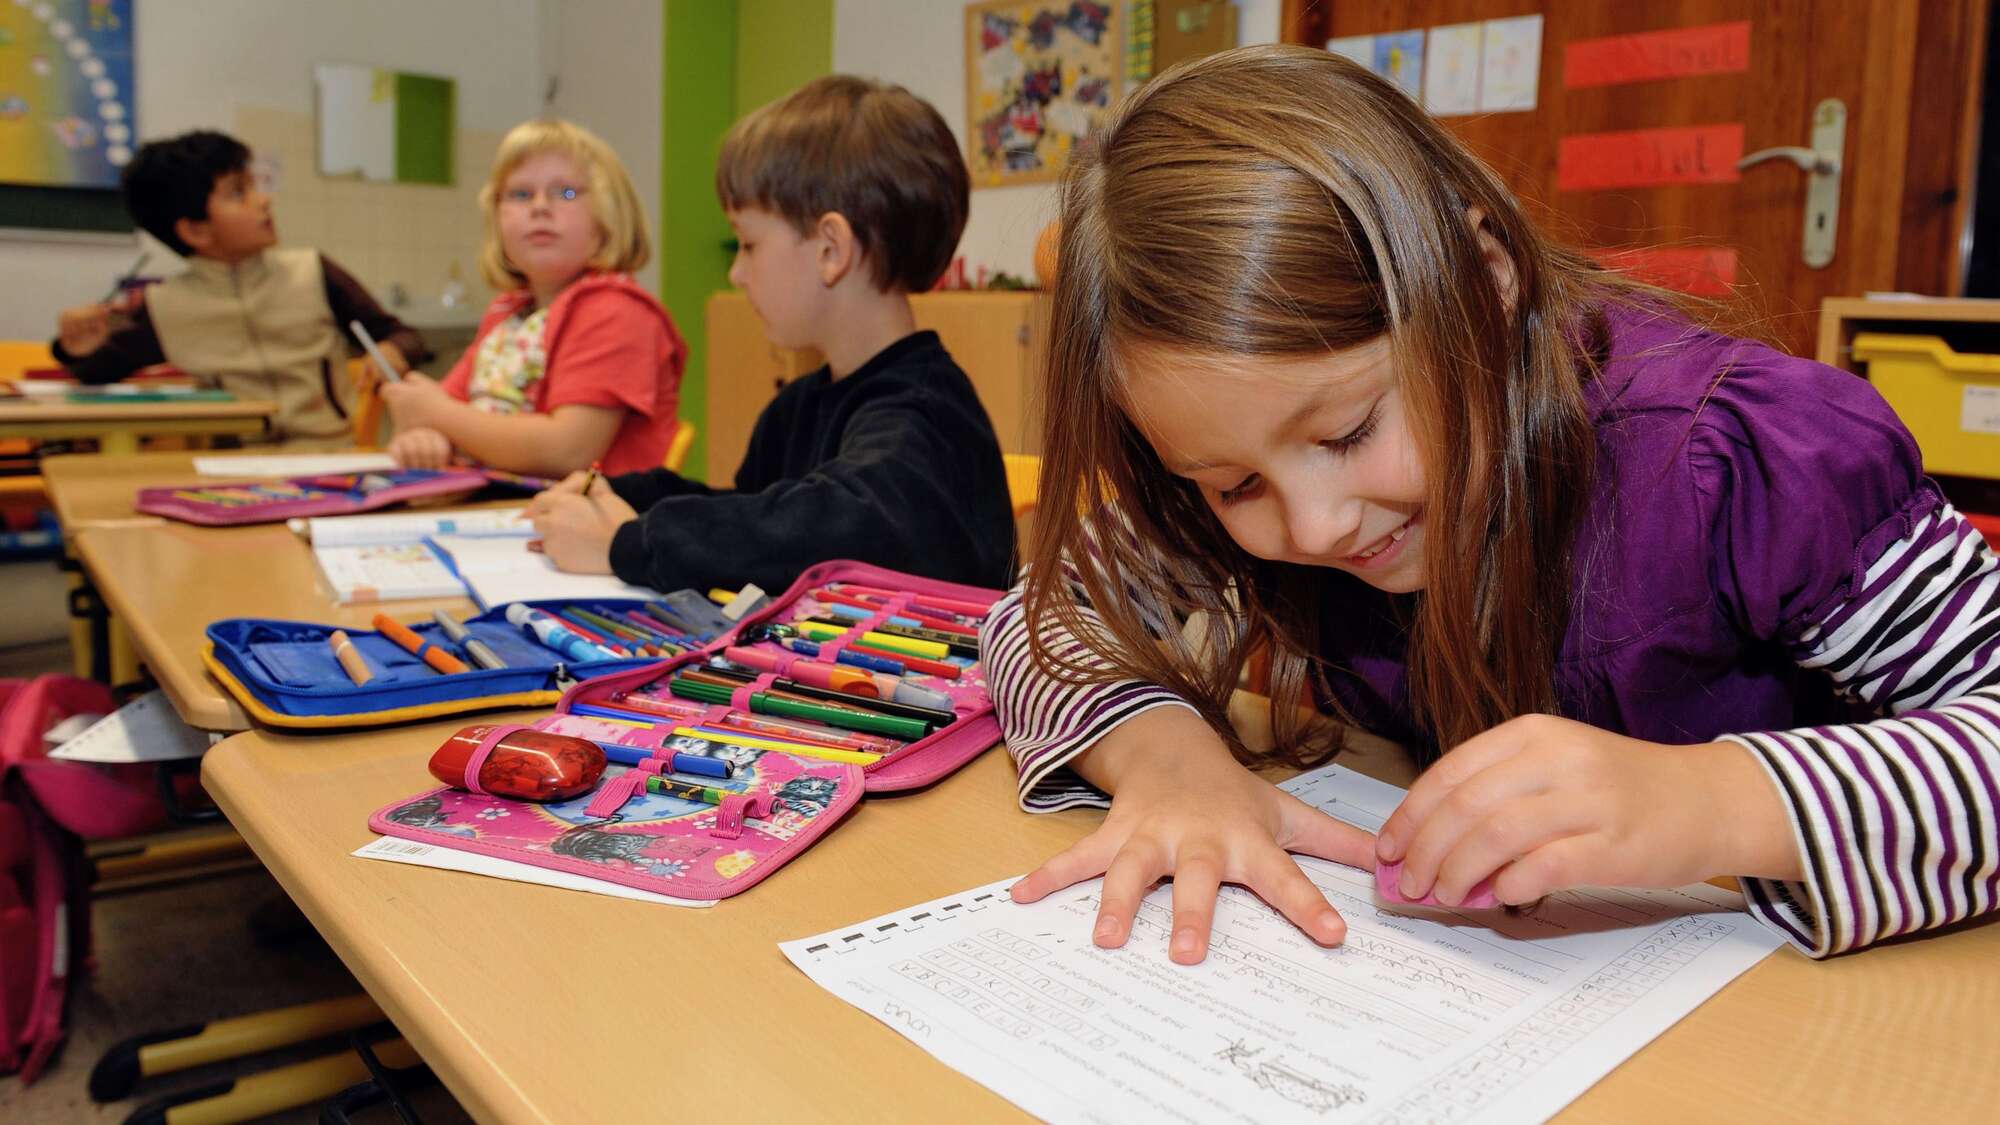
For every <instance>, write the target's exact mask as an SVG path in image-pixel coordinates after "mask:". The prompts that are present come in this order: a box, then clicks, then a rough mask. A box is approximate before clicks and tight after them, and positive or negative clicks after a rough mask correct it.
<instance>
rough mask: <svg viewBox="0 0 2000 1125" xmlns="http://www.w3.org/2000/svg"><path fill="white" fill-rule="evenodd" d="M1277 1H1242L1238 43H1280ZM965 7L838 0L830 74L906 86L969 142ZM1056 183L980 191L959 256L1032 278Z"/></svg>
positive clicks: (948, 2) (932, 1) (972, 265)
mask: <svg viewBox="0 0 2000 1125" xmlns="http://www.w3.org/2000/svg"><path fill="white" fill-rule="evenodd" d="M1279 3H1280V0H1238V2H1237V5H1236V7H1237V17H1236V19H1237V22H1236V29H1237V37H1236V38H1237V42H1238V44H1240V45H1247V44H1252V43H1275V42H1277V39H1278V11H1279ZM964 34H965V6H964V5H963V4H962V3H959V2H957V0H834V6H833V69H834V70H835V71H837V72H839V73H843V74H859V75H864V76H866V77H869V78H876V79H880V80H882V81H885V82H895V83H897V84H899V85H902V86H905V87H908V88H909V90H910V91H911V92H912V93H915V94H916V95H918V96H919V97H922V98H924V99H925V100H927V101H929V102H930V103H931V104H932V105H934V106H936V107H937V109H938V112H939V113H941V114H943V115H944V119H945V120H946V121H947V122H949V123H950V124H951V129H952V133H953V134H954V135H956V136H957V137H958V140H959V145H960V147H961V148H963V146H964V144H965V47H964ZM1055 207H1056V188H1055V185H1053V184H1033V185H1028V186H1025V187H1004V188H975V189H974V190H973V192H972V213H971V216H970V217H969V218H968V220H967V221H966V225H965V237H964V238H963V239H962V240H961V241H960V242H959V253H960V254H961V255H963V256H964V257H965V261H966V266H967V270H968V272H976V271H977V268H978V267H980V266H986V267H987V268H988V269H997V270H1005V271H1007V272H1008V273H1011V274H1014V275H1015V276H1017V277H1024V278H1033V277H1034V251H1035V236H1036V235H1037V234H1039V233H1040V232H1041V229H1042V227H1043V226H1044V225H1046V224H1047V223H1048V221H1049V220H1050V219H1052V218H1054V217H1055Z"/></svg>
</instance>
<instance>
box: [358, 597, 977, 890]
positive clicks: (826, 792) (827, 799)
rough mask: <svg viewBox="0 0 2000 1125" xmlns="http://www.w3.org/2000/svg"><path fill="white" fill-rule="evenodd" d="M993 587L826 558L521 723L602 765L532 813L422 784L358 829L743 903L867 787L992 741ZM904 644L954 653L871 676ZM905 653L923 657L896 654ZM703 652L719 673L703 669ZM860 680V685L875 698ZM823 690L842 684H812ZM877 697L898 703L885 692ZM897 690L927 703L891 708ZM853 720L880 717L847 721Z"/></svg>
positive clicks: (513, 803) (919, 779)
mask: <svg viewBox="0 0 2000 1125" xmlns="http://www.w3.org/2000/svg"><path fill="white" fill-rule="evenodd" d="M1001 596H1002V591H999V590H990V589H983V588H980V587H974V586H965V585H960V584H957V583H951V582H941V581H938V580H935V579H927V578H918V577H915V576H913V575H907V574H902V573H899V572H897V571H892V570H886V569H883V568H881V567H874V566H869V565H866V564H863V563H855V562H847V561H836V562H828V563H822V564H820V565H818V566H815V567H813V568H811V569H810V570H808V571H807V572H806V573H805V574H803V575H801V576H800V578H799V579H798V581H797V582H795V583H794V584H793V585H792V587H791V589H789V590H787V591H786V592H785V593H784V594H782V595H780V596H779V597H777V598H775V599H773V600H772V601H771V603H770V604H768V605H766V606H764V607H763V608H761V609H760V610H758V611H756V612H755V613H752V614H750V615H748V616H747V617H745V618H744V620H743V621H742V622H741V623H740V624H736V625H734V626H732V627H730V628H728V629H727V630H725V631H723V632H721V633H719V634H718V635H716V636H714V637H713V638H712V639H709V640H707V641H705V642H704V643H702V644H701V645H700V646H699V647H698V648H697V649H695V650H693V651H689V652H687V653H684V654H683V655H681V656H677V657H674V658H672V659H669V660H664V661H661V662H659V663H657V664H652V665H646V666H642V667H639V668H634V669H630V670H627V671H623V672H619V673H614V674H611V675H606V676H601V677H598V678H596V679H592V680H587V681H585V682H583V683H581V684H578V685H576V686H575V687H573V688H571V689H570V690H569V691H568V692H567V693H565V695H564V696H563V699H562V701H561V702H560V703H559V704H558V705H557V710H556V713H555V714H553V715H549V716H547V717H544V718H542V719H540V720H537V721H535V722H534V723H532V724H531V725H532V726H533V727H534V728H535V729H538V730H544V731H550V732H553V733H557V734H566V735H571V736H574V737H580V738H587V739H591V740H593V741H596V742H598V743H599V744H600V745H606V746H607V747H609V749H608V751H607V752H608V754H609V755H610V756H611V757H612V758H613V763H614V764H611V765H609V766H607V768H606V770H605V773H604V776H603V777H602V778H601V779H600V780H599V781H598V783H597V785H596V786H595V788H594V789H592V790H591V791H590V792H588V793H585V794H583V795H581V796H578V797H575V798H573V799H571V800H568V801H561V802H552V803H548V804H536V803H533V802H528V801H519V800H513V799H510V798H506V797H500V796H494V795H491V794H484V793H476V792H471V791H469V790H466V789H460V788H451V787H436V788H430V789H427V790H425V791H423V792H421V793H418V794H416V795H414V796H412V797H410V798H406V799H404V800H401V801H397V802H395V803H394V804H391V805H389V806H387V807H385V808H382V809H380V810H378V811H376V813H375V814H374V815H373V816H372V817H371V818H370V820H369V826H370V827H371V828H373V829H374V830H376V831H377V832H381V833H383V834H385V835H390V836H399V837H403V838H406V839H411V840H419V841H422V842H425V843H430V844H437V845H441V846H444V847H450V848H457V849H460V850H464V851H471V852H477V853H480V854H483V855H490V856H496V857H499V858H504V859H510V860H515V861H518V862H523V863H529V864H533V865H535V866H539V867H547V868H554V869H557V870H562V871H566V872H570V873H572V874H578V875H584V876H588V877H590V878H596V879H604V880H607V881H609V882H613V883H618V884H621V885H624V886H628V887H634V888H638V889H641V890H647V891H654V892H657V893H660V894H665V895H671V896H673V897H676V898H689V899H719V898H726V897H728V896H730V895H734V894H738V893H740V892H742V891H744V890H747V889H749V888H750V887H752V886H754V885H756V884H757V883H758V882H760V881H762V880H763V879H765V878H767V877H769V876H770V875H771V874H773V873H774V872H776V871H777V870H778V869H779V868H781V867H783V866H784V865H785V864H786V863H788V862H790V861H791V860H792V859H793V858H794V857H795V856H797V855H799V854H800V853H801V852H803V851H805V850H806V849H807V848H809V847H811V846H812V844H813V842H814V841H816V840H818V839H819V838H820V837H821V836H823V835H825V834H826V833H827V832H828V831H830V830H831V829H832V828H833V827H834V826H835V825H836V824H838V823H840V822H841V820H842V819H843V818H844V817H846V816H847V815H848V814H849V813H851V812H852V811H853V810H854V809H855V807H856V806H857V805H858V804H859V802H860V801H861V798H862V797H863V796H864V795H866V794H867V793H869V792H880V791H893V790H901V789H911V788H916V787H920V786H923V785H928V784H931V783H933V782H935V781H937V780H939V779H941V778H943V777H945V776H947V775H948V774H950V773H951V772H953V771H954V770H957V769H959V768H960V767H962V766H964V765H965V764H966V763H968V762H970V761H972V759H974V758H976V757H978V756H979V755H980V754H981V753H983V752H985V751H986V750H988V749H990V748H991V747H993V746H994V745H996V744H998V742H999V741H1000V728H999V722H998V720H997V719H996V718H995V716H994V714H993V703H992V700H991V698H990V696H989V695H988V693H987V688H986V679H985V675H984V673H983V671H982V670H981V668H980V666H979V664H978V661H977V658H976V655H968V653H969V651H970V650H973V649H976V632H977V625H978V622H979V621H980V620H981V619H983V616H984V613H985V612H986V611H987V610H988V609H989V608H990V607H991V606H992V605H993V603H995V602H997V601H998V600H999V599H1000V598H1001ZM885 629H887V630H894V631H895V632H893V633H885V632H884V631H883V630H885ZM917 634H925V635H927V636H929V637H931V638H945V637H960V638H964V639H965V641H966V643H960V644H949V643H946V642H945V641H942V640H936V639H933V640H932V642H931V645H932V647H926V646H916V645H905V646H904V648H905V651H902V652H901V656H902V657H903V661H902V662H903V663H904V665H905V666H904V669H903V671H902V672H901V673H899V674H896V675H894V676H893V677H890V674H889V673H887V672H884V671H882V670H881V669H882V668H883V667H885V666H886V664H887V663H896V662H898V661H897V660H896V658H895V657H894V656H890V655H885V654H887V653H890V652H891V651H892V650H891V649H888V648H884V647H883V645H885V644H889V643H893V642H908V641H911V640H916V639H920V638H919V637H918V636H917ZM798 641H803V642H804V643H803V644H788V643H787V642H798ZM919 647H922V648H924V650H925V651H926V652H928V653H930V654H931V655H929V656H920V655H917V654H916V653H915V652H914V651H909V650H914V649H916V648H919ZM939 648H942V649H943V650H944V651H943V652H942V654H940V653H939ZM725 653H730V654H733V657H734V658H731V657H726V656H725V655H724V654H725ZM842 653H846V654H847V655H846V656H845V657H842V655H841V654H842ZM718 657H722V658H724V659H725V660H727V664H726V665H715V664H712V661H714V660H715V659H716V658H718ZM738 658H740V659H738ZM947 668H948V669H950V671H949V672H947V671H945V670H946V669H947ZM920 669H929V671H924V670H920ZM857 673H859V674H865V675H867V676H869V677H871V678H873V682H874V684H875V685H876V691H877V694H876V695H873V696H870V695H867V694H865V691H866V688H865V687H864V686H863V685H861V684H860V683H859V682H858V681H856V680H855V678H854V676H855V674H857ZM882 677H889V678H882ZM697 680H699V681H702V682H700V683H696V681H697ZM826 683H842V684H845V685H847V687H848V689H849V690H848V691H845V692H841V691H835V690H833V689H831V688H828V687H815V686H813V685H815V684H826ZM898 685H907V686H905V687H902V688H901V690H896V689H897V688H898ZM697 689H698V690H697ZM804 691H810V692H812V693H814V694H812V695H808V696H801V695H799V694H798V693H799V692H804ZM885 691H886V692H887V694H889V695H891V696H893V698H891V699H889V700H886V701H885V700H882V699H881V694H882V693H884V692H885ZM683 693H686V694H683ZM691 695H692V696H698V697H690V696H691ZM841 695H849V696H850V697H851V701H849V702H843V701H842V700H840V699H839V698H838V697H839V696H841ZM906 696H907V697H908V698H913V699H917V700H921V701H922V702H921V703H907V702H899V700H903V699H904V698H905V697H906ZM864 699H865V700H872V701H873V702H872V703H871V704H869V705H866V706H864V705H862V704H861V703H860V702H859V701H860V700H864ZM800 700H804V701H805V702H803V703H801V702H800ZM942 704H948V707H946V706H936V705H942ZM828 705H831V707H832V712H840V713H841V718H842V720H843V721H845V722H848V723H849V724H850V725H849V726H847V727H841V726H837V725H834V724H832V723H829V722H824V721H819V720H816V719H813V718H810V717H808V716H812V715H820V716H824V715H826V714H828V713H831V712H829V711H828V710H827V707H828ZM892 705H893V706H892ZM855 709H859V710H861V711H869V712H872V714H873V715H874V716H875V717H874V718H869V719H865V720H864V719H855V718H853V717H852V711H853V710H855ZM918 715H922V716H924V717H923V718H922V719H921V720H919V719H918V718H915V717H913V716H918ZM863 726H865V727H869V728H872V729H856V728H858V727H863ZM892 732H893V733H892ZM836 743H838V744H836ZM676 754H693V755H696V756H699V757H704V758H711V759H721V760H722V761H723V762H725V763H727V768H728V769H729V770H730V771H731V773H732V775H733V776H731V777H728V778H726V779H720V780H715V779H711V778H704V777H696V776H691V775H688V774H686V773H683V772H678V771H676V770H675V769H674V768H673V765H674V755H676ZM621 758H622V759H624V761H622V762H621V761H619V760H618V759H621ZM416 768H417V769H421V767H420V766H418V767H416ZM653 776H659V777H662V778H664V779H667V780H669V781H680V782H683V783H689V782H692V783H705V784H706V785H707V787H709V788H712V789H714V790H715V791H716V792H717V793H718V794H719V795H720V799H719V800H715V801H708V800H695V799H691V798H685V797H681V796H676V795H673V794H672V793H671V792H661V791H656V789H655V788H653V787H649V786H648V784H647V778H649V777H653Z"/></svg>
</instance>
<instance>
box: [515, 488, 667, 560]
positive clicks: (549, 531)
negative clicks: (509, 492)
mask: <svg viewBox="0 0 2000 1125" xmlns="http://www.w3.org/2000/svg"><path fill="white" fill-rule="evenodd" d="M564 483H565V484H566V483H568V482H564ZM577 484H578V487H581V485H582V482H581V481H578V482H577ZM638 517H639V513H637V512H635V511H633V510H632V505H630V504H627V503H626V502H625V501H623V500H621V499H619V498H618V494H617V493H615V492H613V491H611V486H610V485H606V484H602V483H600V484H597V485H594V486H592V488H591V490H590V495H589V496H588V497H585V496H582V495H579V494H578V493H577V492H574V491H570V492H564V491H561V486H557V487H556V488H551V489H548V490H546V491H544V492H541V493H540V494H538V495H536V497H535V498H534V500H533V501H531V502H530V503H529V505H528V518H529V520H530V521H532V522H533V523H534V525H535V532H536V534H538V535H540V536H541V537H542V552H543V553H544V554H546V555H548V556H549V560H550V561H551V562H554V563H555V564H556V568H557V569H559V570H567V571H569V572H571V573H573V574H610V573H611V537H612V536H613V535H615V534H617V532H618V528H619V527H620V526H621V525H623V524H624V523H625V522H627V521H628V520H634V519H637V518H638Z"/></svg>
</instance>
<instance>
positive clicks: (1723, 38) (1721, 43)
mask: <svg viewBox="0 0 2000 1125" xmlns="http://www.w3.org/2000/svg"><path fill="white" fill-rule="evenodd" d="M1748 69H1750V21H1749V20H1742V21H1740V22H1737V23H1718V24H1710V25H1709V26H1707V27H1677V28H1672V29H1669V30H1667V31H1648V32H1645V33H1643V34H1640V35H1611V36H1606V37H1605V38H1603V39H1584V40H1579V41H1578V42H1575V43H1571V44H1570V45H1568V46H1567V47H1565V48H1563V86H1564V88H1566V89H1570V90H1575V89H1580V88H1582V87H1585V86H1616V85H1620V84H1622V83H1626V82H1652V81H1655V80H1657V79H1661V78H1694V77H1698V76H1700V75H1704V74H1731V73H1735V72H1738V71H1744V70H1748Z"/></svg>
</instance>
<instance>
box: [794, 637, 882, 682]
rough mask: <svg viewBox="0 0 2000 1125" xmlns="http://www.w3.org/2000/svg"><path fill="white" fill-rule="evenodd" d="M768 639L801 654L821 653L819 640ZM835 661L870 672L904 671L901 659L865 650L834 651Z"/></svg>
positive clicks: (795, 638) (816, 654) (814, 654)
mask: <svg viewBox="0 0 2000 1125" xmlns="http://www.w3.org/2000/svg"><path fill="white" fill-rule="evenodd" d="M767 639H768V640H769V641H770V642H771V643H772V644H775V645H777V646H779V647H780V648H784V649H789V650H790V651H792V652H796V653H798V654H799V655H800V656H818V655H820V647H819V642H817V641H807V640H801V639H799V638H798V637H770V638H767ZM833 661H834V663H836V664H847V665H851V666H853V667H855V668H866V669H867V670H869V671H870V672H883V673H886V674H888V675H891V676H900V675H902V674H903V673H904V668H903V664H902V662H901V661H897V660H891V659H889V658H888V657H886V656H870V655H868V654H867V653H865V652H855V651H853V650H852V649H845V648H844V649H841V650H840V651H838V652H836V653H834V654H833Z"/></svg>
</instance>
